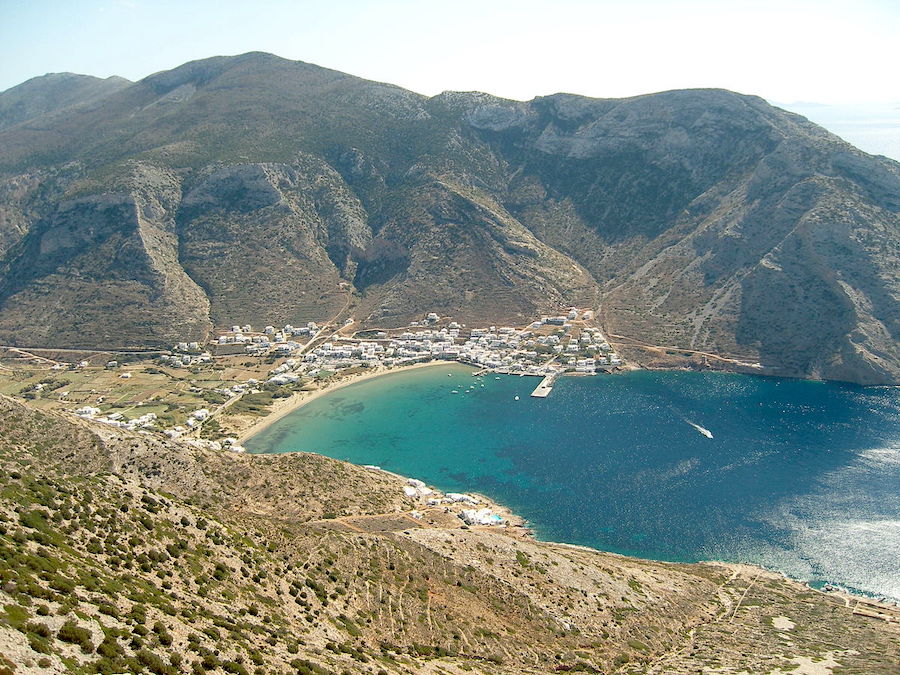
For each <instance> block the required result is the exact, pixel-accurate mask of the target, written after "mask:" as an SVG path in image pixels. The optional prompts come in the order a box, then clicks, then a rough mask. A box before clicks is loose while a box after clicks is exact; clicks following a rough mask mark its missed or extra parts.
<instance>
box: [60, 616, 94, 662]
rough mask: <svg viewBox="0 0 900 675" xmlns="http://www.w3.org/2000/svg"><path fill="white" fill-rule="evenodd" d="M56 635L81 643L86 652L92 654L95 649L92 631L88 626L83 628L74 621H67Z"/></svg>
mask: <svg viewBox="0 0 900 675" xmlns="http://www.w3.org/2000/svg"><path fill="white" fill-rule="evenodd" d="M56 637H57V638H59V639H60V640H62V641H63V642H68V643H70V644H75V645H79V646H80V647H81V651H83V652H84V653H85V654H90V653H91V652H93V651H94V645H93V644H91V632H90V631H89V630H88V629H87V628H82V627H81V626H79V625H78V624H76V623H75V622H74V621H71V620H69V621H66V622H65V623H64V624H63V625H62V627H61V628H60V629H59V632H58V633H57V634H56Z"/></svg>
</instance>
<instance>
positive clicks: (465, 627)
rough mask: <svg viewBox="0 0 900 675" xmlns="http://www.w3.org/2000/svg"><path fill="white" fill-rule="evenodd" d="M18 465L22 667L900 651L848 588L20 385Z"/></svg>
mask: <svg viewBox="0 0 900 675" xmlns="http://www.w3.org/2000/svg"><path fill="white" fill-rule="evenodd" d="M0 478H2V481H3V490H2V491H0V559H2V561H3V563H4V564H2V565H0V669H2V670H3V672H4V673H31V672H42V673H63V672H84V673H123V672H144V673H146V672H149V673H157V674H160V675H166V674H170V673H171V674H174V673H179V672H195V673H199V672H204V671H207V672H229V673H238V674H241V673H244V674H246V673H250V672H254V673H259V672H298V673H318V674H323V673H382V674H384V673H391V674H399V673H463V672H470V673H497V674H504V673H510V674H511V673H548V672H566V671H580V672H593V673H598V672H604V673H613V672H617V673H625V672H638V671H639V672H652V673H670V672H679V673H683V672H701V671H705V670H707V669H713V668H714V669H715V670H717V671H723V672H726V671H727V672H753V673H762V672H801V670H800V669H797V668H795V666H797V667H798V668H800V667H802V666H803V664H804V663H805V664H816V666H817V667H818V666H819V665H820V664H823V665H822V666H821V667H822V668H823V669H824V668H826V665H825V664H827V665H828V666H829V667H828V668H827V669H829V670H830V667H834V668H838V667H840V668H841V669H842V670H846V671H847V672H865V673H889V672H894V669H895V666H896V663H897V661H898V659H900V643H898V641H897V639H896V636H897V632H896V627H895V626H891V625H890V624H888V623H886V622H884V621H880V620H878V619H877V618H873V617H872V616H866V615H864V614H863V613H862V610H860V611H859V612H855V611H854V609H853V608H851V607H850V605H849V604H847V605H845V603H844V601H843V599H842V598H840V597H837V596H829V595H825V594H822V593H818V592H815V591H811V590H810V589H809V588H807V587H805V586H803V585H801V584H799V583H796V582H791V581H788V580H786V579H783V578H781V577H779V576H777V575H774V574H770V573H767V572H763V571H761V570H758V569H755V568H749V567H745V566H740V565H735V566H729V565H723V564H693V565H691V564H674V563H661V562H653V561H644V560H636V559H632V558H626V557H623V556H618V555H613V554H607V553H599V552H594V551H591V550H589V549H583V548H580V547H568V546H564V545H559V544H549V543H542V542H537V541H533V540H531V539H529V538H527V537H522V536H512V535H510V534H508V533H506V532H505V531H504V529H503V528H471V529H470V528H468V527H464V526H463V525H462V521H460V520H459V519H458V518H457V517H455V516H450V515H447V514H443V512H442V510H441V509H429V508H428V507H427V506H425V505H424V504H423V503H420V502H423V501H424V499H423V498H419V499H412V498H410V497H407V496H406V495H405V493H404V491H403V487H404V485H405V482H404V481H403V480H402V479H401V478H399V477H397V476H393V475H390V474H386V473H383V472H373V471H370V470H366V469H363V468H361V467H357V466H353V465H349V464H345V463H343V462H338V461H336V460H331V459H327V458H325V457H320V456H316V455H309V454H305V453H289V454H284V455H269V456H265V455H259V456H246V455H239V454H235V453H228V452H212V451H209V450H204V449H199V448H194V447H191V446H189V445H186V444H177V443H173V442H171V441H162V440H159V439H158V438H155V437H152V436H146V435H140V434H137V433H134V432H130V431H127V430H123V429H118V428H113V427H109V426H104V425H99V424H95V423H88V422H84V421H83V420H78V419H77V418H71V417H67V416H65V415H61V414H56V413H48V412H41V411H38V410H34V409H31V408H27V407H25V406H23V405H21V404H19V403H15V402H14V401H12V400H11V399H7V398H5V397H2V398H0ZM412 509H419V510H420V511H419V512H418V513H419V514H420V515H421V518H419V519H418V520H417V519H416V518H414V517H412V516H411V515H410V513H411V512H412ZM414 513H415V512H414ZM863 646H864V648H863ZM810 667H812V666H810ZM803 672H811V671H809V669H808V668H807V669H804V670H803Z"/></svg>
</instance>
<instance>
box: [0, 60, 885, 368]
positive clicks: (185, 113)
mask: <svg viewBox="0 0 900 675" xmlns="http://www.w3.org/2000/svg"><path fill="white" fill-rule="evenodd" d="M102 102H103V105H102V106H100V105H97V104H96V102H95V103H93V104H89V105H85V106H81V107H79V108H76V109H74V111H73V112H72V114H67V115H66V116H64V118H60V117H56V118H54V119H55V120H56V121H55V122H54V123H53V127H52V129H47V130H37V129H25V128H23V127H22V126H19V127H16V128H14V129H11V130H10V129H7V130H6V131H2V132H0V195H10V197H8V198H6V199H3V200H2V202H0V244H2V249H0V252H2V253H4V259H3V261H2V262H0V265H2V270H3V272H2V279H0V340H3V341H4V342H10V343H16V342H17V341H18V343H20V344H27V343H29V342H31V344H35V343H39V342H40V343H44V344H46V342H47V341H49V342H50V344H49V345H47V346H72V344H71V340H72V339H73V333H74V332H77V334H78V336H79V339H80V340H81V344H85V345H92V346H100V345H101V344H102V345H103V346H107V347H111V346H116V345H119V346H122V345H126V344H127V345H129V346H134V345H137V344H141V343H142V342H143V343H144V344H148V345H149V344H153V345H164V344H167V343H168V342H171V341H173V340H174V339H188V338H190V339H202V338H203V337H204V336H206V335H208V334H209V332H210V330H211V328H212V326H213V325H219V326H221V325H231V324H232V323H242V324H243V323H248V322H249V323H255V324H262V325H265V324H268V323H278V322H285V323H286V322H293V323H299V322H305V321H307V320H317V321H321V320H323V319H327V318H330V317H331V316H333V314H334V313H335V312H336V311H338V310H340V308H341V307H343V306H345V305H347V304H348V303H349V304H350V310H349V311H350V312H352V313H353V314H354V316H355V318H356V319H357V320H358V321H360V323H362V324H363V325H404V324H405V323H406V322H408V321H409V320H411V319H413V318H416V317H418V316H419V315H421V314H423V313H425V312H428V311H438V312H439V313H441V314H443V315H452V316H454V318H457V319H459V320H463V321H466V322H469V323H471V322H473V321H477V322H481V323H493V322H498V323H505V322H516V323H525V322H526V321H528V320H530V319H531V318H533V317H534V316H535V315H538V314H540V313H547V312H551V311H553V310H554V309H558V308H559V307H561V306H568V305H571V304H575V305H579V306H581V305H585V306H591V307H594V308H597V309H599V310H600V316H601V318H602V321H603V324H604V327H605V328H607V330H608V331H609V332H611V333H614V334H617V335H623V336H627V337H629V338H631V339H634V340H643V341H646V342H649V343H652V344H655V345H660V346H663V347H671V348H672V350H675V351H677V350H678V349H684V350H701V351H707V352H715V353H721V354H723V355H731V356H738V357H740V358H742V359H746V360H747V361H749V362H756V361H758V362H760V363H761V364H762V366H763V368H764V371H765V372H770V373H773V374H781V375H791V376H801V377H823V378H831V379H842V380H849V381H855V382H860V383H864V384H884V383H898V382H900V348H898V346H897V343H898V339H897V338H898V336H900V310H898V302H897V298H900V288H898V282H897V279H896V274H895V270H896V269H898V265H900V235H898V231H900V215H898V214H900V164H897V163H896V162H892V161H890V160H887V159H883V158H877V157H871V156H868V155H866V154H865V153H862V152H861V151H858V150H856V149H855V148H853V147H852V146H850V145H849V144H847V143H845V142H844V141H842V140H840V139H839V138H837V137H836V136H834V135H832V134H829V133H827V132H825V131H824V130H822V129H821V128H819V127H817V126H816V125H814V124H812V123H811V122H809V121H808V120H805V118H802V117H800V116H798V115H795V114H793V113H788V112H785V111H782V110H780V109H777V108H774V107H772V106H770V105H768V104H767V103H766V102H765V101H763V100H762V99H760V98H758V97H754V96H747V95H742V94H735V93H732V92H728V91H726V90H721V89H704V90H674V91H669V92H661V93H657V94H646V95H642V96H636V97H631V98H628V99H589V98H586V97H581V96H577V95H574V94H553V95H550V96H545V97H538V98H535V99H533V100H532V101H525V102H522V101H509V100H505V99H501V98H498V97H494V96H491V95H490V94H484V93H478V92H476V93H466V92H443V93H441V94H438V95H437V96H433V97H430V98H429V97H424V96H421V95H419V94H415V93H413V92H408V91H405V90H403V89H400V88H399V87H394V86H393V85H386V84H382V83H376V82H369V81H366V80H362V79H360V78H356V77H353V76H351V75H345V74H342V73H338V72H337V71H331V70H328V69H325V68H321V67H319V66H314V65H311V64H305V63H302V62H290V61H286V60H284V59H280V58H279V57H275V56H272V55H266V54H261V53H250V54H246V55H241V56H236V57H215V58H213V59H207V60H201V61H196V62H191V63H189V64H185V65H184V66H181V67H179V68H176V69H173V70H170V71H163V72H161V73H156V74H154V75H151V76H148V77H147V78H144V79H143V80H140V81H139V82H137V83H134V84H132V85H130V86H128V87H126V88H124V89H120V90H117V91H115V92H113V93H111V94H109V95H108V96H105V97H103V99H102ZM157 174H159V175H167V176H169V179H167V180H169V185H170V187H169V188H166V190H168V191H169V192H170V193H171V196H170V197H166V198H162V197H161V195H160V194H157V193H156V192H155V191H156V190H158V189H159V188H158V187H153V185H151V183H152V182H153V181H151V180H150V179H149V178H148V176H154V175H157ZM148 181H149V182H148ZM110 191H115V192H117V193H118V194H120V195H131V197H126V198H127V199H132V201H134V202H135V203H141V204H144V205H145V206H144V207H143V209H144V210H143V211H142V212H141V219H139V220H141V222H143V223H150V222H153V223H154V225H153V228H155V231H156V232H157V239H156V241H158V242H161V241H162V239H159V237H162V238H163V239H164V238H166V237H168V238H169V243H168V244H166V246H165V247H164V249H165V250H166V251H169V253H165V254H163V253H162V251H163V249H161V248H159V246H158V245H156V248H154V247H153V246H148V245H147V243H146V242H147V240H145V239H141V237H139V236H138V237H137V239H134V237H136V236H137V235H136V234H134V233H135V232H137V230H138V229H140V228H139V227H138V225H135V224H132V225H128V224H127V223H128V222H129V221H128V219H120V220H119V221H117V222H118V228H119V229H118V231H119V234H118V235H116V236H118V237H124V239H122V241H123V242H124V241H132V240H133V241H143V242H144V243H142V244H140V245H139V246H138V249H143V252H140V251H139V250H138V249H135V253H134V255H136V256H137V258H135V261H136V262H138V261H139V260H140V259H141V258H142V257H146V256H149V257H150V258H151V259H153V260H155V261H156V262H155V263H153V264H152V265H151V267H153V266H154V265H155V267H153V268H154V269H155V270H156V271H157V272H156V273H155V274H154V275H150V276H147V275H146V274H144V275H143V276H141V275H140V274H138V270H139V269H141V265H143V263H140V264H138V265H137V266H134V267H133V272H134V274H131V271H130V270H131V269H132V266H131V265H129V264H123V258H121V257H119V258H116V257H115V255H114V254H113V251H112V249H113V248H115V247H116V246H120V245H123V244H118V243H115V242H112V243H110V246H111V247H112V248H109V247H107V250H106V251H105V252H104V250H103V248H102V247H100V248H97V247H95V246H94V245H90V246H87V245H78V244H75V243H73V244H72V245H71V246H61V245H60V242H59V241H58V240H57V239H55V238H56V237H57V234H54V233H58V232H60V231H61V230H60V227H63V226H62V225H61V222H62V220H61V219H64V214H65V213H67V211H68V210H69V209H70V204H71V202H72V200H79V199H87V200H88V201H87V202H79V204H80V208H82V211H83V213H82V216H81V217H80V219H78V221H77V222H76V221H74V220H72V221H69V220H66V224H65V225H64V227H65V228H70V227H71V228H73V231H79V230H81V229H83V228H84V227H87V223H88V222H89V221H90V220H91V219H92V218H95V217H96V218H100V215H99V213H100V211H102V208H101V204H100V202H97V203H93V202H91V201H90V200H91V199H95V200H96V199H100V201H101V202H102V199H101V198H100V196H101V195H104V194H105V193H108V192H110ZM201 194H203V195H205V196H204V197H202V199H201V197H200V195H201ZM103 199H106V197H104V198H103ZM91 214H93V215H91ZM68 217H69V216H66V218H68ZM100 220H102V218H100ZM143 227H144V231H146V228H147V227H148V225H146V224H145V225H144V226H143ZM123 228H124V229H123ZM129 228H130V230H129ZM113 229H115V228H113ZM129 231H130V232H131V233H132V234H128V232H129ZM110 233H112V230H110ZM162 233H167V234H165V236H163V234H162ZM110 236H111V235H110ZM76 239H77V237H76ZM72 241H73V242H74V241H75V240H72ZM116 241H118V240H116ZM29 242H30V243H29ZM42 247H43V248H42ZM269 247H271V248H272V249H273V251H272V252H271V253H270V252H268V251H267V250H266V249H267V248H269ZM48 249H52V250H53V251H55V253H54V256H53V257H50V256H49V254H48V252H47V251H48ZM151 251H155V253H154V252H151ZM154 256H155V257H154ZM160 256H162V257H160ZM216 256H218V259H216V258H215V257H216ZM163 261H165V262H163ZM163 268H165V269H166V270H168V271H167V272H166V273H164V274H160V273H159V271H160V270H162V269H163ZM35 270H45V271H46V274H44V276H40V277H34V276H33V273H34V271H35ZM238 270H240V273H238ZM892 270H894V271H892ZM123 274H124V277H129V275H130V276H133V277H135V278H127V279H125V278H123V279H120V280H118V281H115V278H116V275H119V276H122V275H123ZM92 276H94V277H97V278H96V279H95V280H92V279H91V277H92ZM26 279H30V281H28V283H24V281H25V280H26ZM104 279H106V280H105V281H104ZM238 279H241V280H242V281H238ZM73 281H75V282H77V284H82V283H83V284H84V292H81V293H74V292H72V287H73ZM77 284H75V285H77ZM92 284H93V285H92ZM103 289H106V290H103ZM98 293H99V294H100V295H103V296H111V299H110V302H109V303H104V302H101V301H100V300H99V299H97V298H96V296H97V295H98ZM60 296H61V297H63V298H65V300H64V301H62V302H61V303H57V304H61V305H62V306H63V308H64V311H63V313H62V314H59V315H58V319H59V320H58V321H57V322H56V324H55V326H54V327H52V328H50V329H46V328H45V329H42V330H36V329H35V327H34V324H35V323H36V321H35V317H37V316H40V315H42V314H46V313H47V312H48V311H49V307H50V305H48V298H51V297H54V298H58V297H60ZM129 304H130V305H134V306H135V310H134V311H135V312H138V308H140V307H143V308H145V309H146V310H148V311H149V315H148V319H149V320H148V321H146V322H144V323H143V324H141V322H140V320H139V319H137V318H136V315H135V318H133V319H132V318H127V319H125V320H119V321H118V324H117V325H118V326H119V328H118V329H110V328H101V327H102V326H103V325H104V320H103V319H102V316H104V315H107V314H108V313H109V312H110V310H113V311H114V308H115V307H117V306H119V307H122V306H129ZM207 306H208V307H209V310H206V307H207ZM70 308H72V309H70ZM74 308H78V311H77V312H76V311H75V309H74ZM56 312H57V310H55V309H54V310H53V313H56ZM204 313H205V314H204ZM179 317H181V318H183V320H181V321H179V320H178V318H179ZM67 325H69V326H77V327H78V328H77V329H75V328H71V327H70V328H67V327H66V326H67ZM116 334H118V341H116V339H114V338H113V336H114V335H116ZM92 341H93V342H92ZM623 348H624V350H625V352H626V355H627V356H629V357H631V358H632V359H634V360H636V361H638V362H640V361H641V360H642V359H647V358H650V356H648V354H647V353H646V351H645V350H641V349H638V348H636V347H634V348H629V347H627V346H624V347H623ZM651 356H652V355H651Z"/></svg>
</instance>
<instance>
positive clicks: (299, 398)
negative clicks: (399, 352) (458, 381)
mask: <svg viewBox="0 0 900 675" xmlns="http://www.w3.org/2000/svg"><path fill="white" fill-rule="evenodd" d="M458 365H460V364H459V363H457V362H456V361H427V362H425V363H413V364H411V365H408V366H395V367H391V368H384V367H377V368H372V369H371V370H368V371H366V372H364V373H353V374H352V375H345V376H343V377H339V378H336V379H334V380H333V381H332V382H329V383H327V384H326V385H325V386H323V387H321V388H320V389H315V390H313V391H299V392H297V393H296V394H294V395H292V396H290V397H288V398H284V399H277V400H276V402H275V403H274V404H273V405H272V412H270V413H269V414H268V415H266V416H265V417H261V418H259V419H258V420H257V421H256V422H254V423H253V424H251V425H250V426H249V427H247V428H246V429H244V430H243V431H241V433H240V434H239V435H238V437H237V438H238V442H239V443H242V444H243V443H244V442H245V441H246V440H247V439H249V438H251V437H252V436H255V435H256V434H258V433H259V432H260V431H262V430H263V429H265V428H267V427H269V426H271V425H272V424H273V423H275V422H277V421H278V420H280V419H281V418H282V417H284V416H285V415H289V414H290V413H292V412H294V411H295V410H298V409H299V408H302V407H303V406H305V405H306V404H307V403H310V402H312V401H315V400H316V399H317V398H320V397H321V396H325V394H330V393H331V392H333V391H336V390H338V389H341V388H343V387H346V386H349V385H351V384H356V383H357V382H363V381H364V380H371V379H373V378H376V377H381V376H382V375H390V374H393V373H402V372H405V371H409V370H416V369H418V368H434V367H435V366H458Z"/></svg>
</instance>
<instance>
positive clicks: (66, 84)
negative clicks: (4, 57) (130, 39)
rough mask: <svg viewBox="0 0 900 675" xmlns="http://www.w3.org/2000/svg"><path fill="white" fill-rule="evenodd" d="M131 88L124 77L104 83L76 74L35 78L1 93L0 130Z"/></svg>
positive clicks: (50, 74)
mask: <svg viewBox="0 0 900 675" xmlns="http://www.w3.org/2000/svg"><path fill="white" fill-rule="evenodd" d="M130 84H131V82H130V81H129V80H126V79H125V78H124V77H116V76H113V77H107V78H106V79H101V78H99V77H91V76H90V75H76V74H75V73H48V74H47V75H43V76H41V77H35V78H32V79H30V80H28V81H27V82H23V83H22V84H20V85H18V86H15V87H12V88H10V89H7V90H6V91H4V92H2V93H0V130H3V129H7V128H9V127H11V126H15V125H16V124H21V123H23V122H29V121H31V120H34V119H36V118H39V117H41V116H43V115H48V114H51V113H55V112H57V111H60V110H64V109H66V108H69V107H71V106H73V105H79V104H82V103H88V102H90V101H94V100H97V99H101V98H103V97H104V96H106V95H108V94H111V93H113V92H114V91H118V90H119V89H123V88H124V87H127V86H128V85H130Z"/></svg>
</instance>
